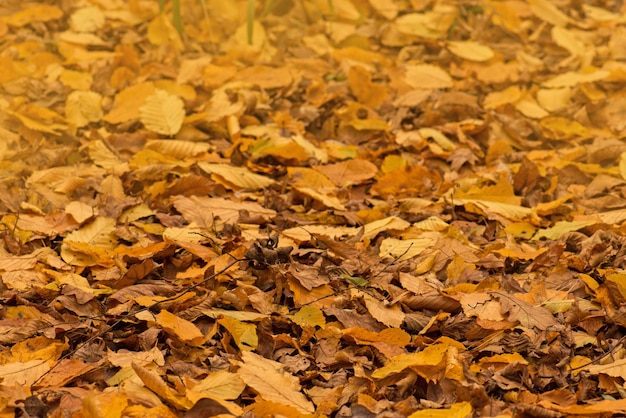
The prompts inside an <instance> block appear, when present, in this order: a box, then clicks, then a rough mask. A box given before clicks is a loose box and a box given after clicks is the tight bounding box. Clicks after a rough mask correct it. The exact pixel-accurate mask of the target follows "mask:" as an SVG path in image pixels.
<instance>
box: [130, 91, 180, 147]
mask: <svg viewBox="0 0 626 418" xmlns="http://www.w3.org/2000/svg"><path fill="white" fill-rule="evenodd" d="M139 115H140V120H141V123H143V124H144V126H145V127H146V128H147V129H149V130H151V131H153V132H156V133H159V134H163V135H168V136H172V135H175V134H177V133H178V131H179V130H180V127H181V126H182V124H183V119H185V104H184V103H183V101H182V100H181V99H180V98H179V97H177V96H174V95H173V94H169V93H168V92H166V91H165V90H160V89H157V90H156V91H155V92H154V94H152V95H151V96H148V97H147V98H146V101H145V103H144V105H143V106H141V107H140V108H139Z"/></svg>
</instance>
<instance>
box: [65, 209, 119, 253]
mask: <svg viewBox="0 0 626 418" xmlns="http://www.w3.org/2000/svg"><path fill="white" fill-rule="evenodd" d="M114 228H115V220H114V219H111V218H104V217H98V218H96V219H94V220H93V222H91V223H89V224H87V225H85V226H83V227H82V228H80V229H78V230H76V231H74V232H72V233H70V234H68V235H67V236H66V237H65V240H63V242H64V243H65V242H77V243H81V242H82V243H86V244H90V245H93V246H96V247H100V248H103V249H107V250H112V249H114V248H115V245H116V242H117V239H116V238H115V236H114V235H113V230H114Z"/></svg>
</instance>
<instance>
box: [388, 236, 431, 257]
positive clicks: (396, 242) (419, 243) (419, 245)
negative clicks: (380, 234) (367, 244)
mask: <svg viewBox="0 0 626 418" xmlns="http://www.w3.org/2000/svg"><path fill="white" fill-rule="evenodd" d="M433 244H434V243H433V241H432V240H430V239H426V238H417V239H406V240H400V239H396V238H385V239H384V240H383V241H382V242H381V243H380V250H379V252H378V256H379V257H381V258H384V257H393V258H395V259H396V261H401V260H409V259H412V258H414V257H416V256H418V255H420V254H421V253H422V252H423V251H424V250H426V249H427V248H430V247H432V246H433Z"/></svg>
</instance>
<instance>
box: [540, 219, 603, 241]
mask: <svg viewBox="0 0 626 418" xmlns="http://www.w3.org/2000/svg"><path fill="white" fill-rule="evenodd" d="M595 223H597V221H574V222H567V221H558V222H556V223H555V224H554V226H552V227H550V228H546V229H540V230H538V231H537V233H536V234H535V235H534V236H533V237H532V238H531V240H533V241H536V240H538V239H541V238H547V239H551V240H557V239H559V238H561V237H562V236H563V234H566V233H568V232H572V231H578V230H579V229H581V228H584V227H586V226H589V225H593V224H595Z"/></svg>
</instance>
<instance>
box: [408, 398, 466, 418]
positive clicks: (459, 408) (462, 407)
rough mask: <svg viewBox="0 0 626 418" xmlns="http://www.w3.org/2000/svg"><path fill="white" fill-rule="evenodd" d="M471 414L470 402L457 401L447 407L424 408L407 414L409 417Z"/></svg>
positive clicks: (444, 417)
mask: <svg viewBox="0 0 626 418" xmlns="http://www.w3.org/2000/svg"><path fill="white" fill-rule="evenodd" d="M472 415H473V409H472V404H470V403H469V402H459V403H454V404H452V405H450V408H447V409H424V410H422V411H417V412H414V413H412V414H411V415H409V418H469V417H471V416H472Z"/></svg>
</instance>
